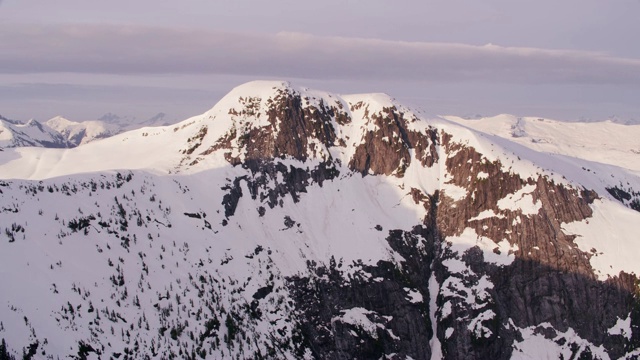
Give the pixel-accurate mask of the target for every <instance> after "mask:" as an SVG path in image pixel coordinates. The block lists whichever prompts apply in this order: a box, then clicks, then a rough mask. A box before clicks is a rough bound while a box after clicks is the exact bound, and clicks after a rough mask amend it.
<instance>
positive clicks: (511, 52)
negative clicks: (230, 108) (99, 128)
mask: <svg viewBox="0 0 640 360" xmlns="http://www.w3.org/2000/svg"><path fill="white" fill-rule="evenodd" d="M0 44H2V45H0V50H1V51H2V57H0V73H3V74H27V73H31V74H35V73H52V72H68V73H94V74H97V73H101V74H125V75H126V74H231V75H250V76H257V77H259V76H270V77H274V76H275V77H287V78H289V77H296V78H309V79H353V80H364V79H381V80H384V79H397V80H419V81H446V82H457V81H462V82H467V81H479V82H494V83H495V82H498V83H519V84H527V83H531V84H539V83H548V84H553V83H564V84H580V83H589V84H632V85H633V84H640V59H633V58H620V57H613V56H608V55H606V54H603V53H597V52H588V51H572V50H548V49H536V48H516V47H501V46H496V45H484V46H475V45H464V44H450V43H424V42H401V41H388V40H375V39H360V38H340V37H320V36H313V35H306V34H299V33H278V34H255V33H253V34H251V33H228V32H213V31H198V30H179V29H178V30H177V29H170V28H161V27H141V26H118V25H47V26H34V25H24V24H13V25H12V24H3V25H0Z"/></svg>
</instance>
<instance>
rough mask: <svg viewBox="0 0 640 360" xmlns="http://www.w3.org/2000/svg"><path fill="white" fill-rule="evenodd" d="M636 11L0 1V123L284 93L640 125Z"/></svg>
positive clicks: (488, 4)
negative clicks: (293, 88)
mask: <svg viewBox="0 0 640 360" xmlns="http://www.w3.org/2000/svg"><path fill="white" fill-rule="evenodd" d="M639 15H640V0H612V1H602V0H562V1H557V0H556V1H550V0H540V1H536V2H525V1H514V0H485V1H482V2H479V1H477V0H450V1H441V0H427V1H408V0H400V1H394V2H391V1H378V0H366V1H365V0H341V1H339V0H325V1H315V2H310V1H292V0H272V1H268V2H267V1H257V0H252V1H249V0H219V1H213V0H207V1H205V0H184V1H181V2H157V1H151V0H136V1H122V0H112V1H109V2H90V1H86V0H56V1H55V2H52V1H46V2H45V1H35V0H3V1H0V54H2V55H1V56H0V114H2V115H4V116H6V117H9V118H13V119H20V120H25V119H28V118H36V119H39V120H46V119H48V118H51V117H53V116H55V115H63V116H65V117H67V118H70V119H72V120H88V119H95V118H98V117H100V116H101V115H102V114H104V113H106V112H112V113H116V114H119V115H121V116H128V117H136V118H148V117H151V116H153V115H155V114H156V113H158V112H165V113H167V115H168V117H169V118H170V119H177V120H180V119H184V118H186V117H188V116H192V115H196V114H199V113H201V112H203V111H205V110H207V109H208V108H211V107H212V106H213V105H214V104H215V102H216V101H217V100H218V99H219V98H220V97H222V96H223V95H224V94H225V93H226V92H228V91H229V90H230V89H231V88H232V87H234V86H236V85H238V84H240V83H243V82H245V81H249V80H253V79H284V80H290V81H292V82H293V83H295V84H299V85H304V86H309V87H315V88H321V89H324V90H329V91H335V92H339V93H350V92H386V93H389V94H391V95H392V96H394V97H396V98H398V99H399V100H401V101H404V102H405V103H408V104H409V105H413V106H418V107H420V108H422V109H424V110H425V111H427V112H430V113H432V114H454V115H475V114H482V115H494V114H498V113H505V112H506V113H513V114H516V115H531V116H544V117H551V118H558V119H564V120H574V119H579V118H589V119H594V120H603V119H606V118H607V117H610V116H618V117H620V118H622V119H631V118H633V119H635V120H640V102H639V101H637V99H638V94H640V91H639V90H640V45H638V41H637V39H636V38H637V35H638V34H640V22H639V21H637V19H638V16H639Z"/></svg>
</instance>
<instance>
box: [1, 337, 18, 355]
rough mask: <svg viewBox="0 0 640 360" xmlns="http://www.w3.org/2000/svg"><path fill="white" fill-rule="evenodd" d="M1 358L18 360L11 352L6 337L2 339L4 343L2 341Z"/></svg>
mask: <svg viewBox="0 0 640 360" xmlns="http://www.w3.org/2000/svg"><path fill="white" fill-rule="evenodd" d="M0 360H16V357H15V356H13V355H11V354H10V353H9V349H7V343H6V342H5V341H4V339H2V343H0Z"/></svg>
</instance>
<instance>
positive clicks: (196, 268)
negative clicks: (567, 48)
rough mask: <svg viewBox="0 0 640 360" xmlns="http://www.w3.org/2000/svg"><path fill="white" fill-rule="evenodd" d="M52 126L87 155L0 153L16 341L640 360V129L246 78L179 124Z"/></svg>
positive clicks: (77, 351) (4, 303)
mask: <svg viewBox="0 0 640 360" xmlns="http://www.w3.org/2000/svg"><path fill="white" fill-rule="evenodd" d="M54 125H56V124H54V123H52V124H51V127H50V128H48V129H49V130H51V129H53V127H54ZM57 125H58V126H62V125H64V124H63V122H62V121H61V120H58V121H57ZM11 126H13V127H12V128H15V129H14V130H15V131H13V133H15V134H17V133H20V132H22V134H23V135H24V134H26V133H27V132H26V130H24V129H22V128H19V126H23V125H17V124H11ZM24 126H26V125H24ZM67 127H68V126H67ZM16 129H17V130H16ZM21 129H22V130H21ZM74 131H75V130H74ZM78 131H81V130H78ZM49 133H51V134H52V135H51V136H52V137H53V138H55V139H57V140H59V141H61V142H64V141H71V140H72V138H73V139H75V140H76V143H74V144H75V145H77V144H81V145H79V146H77V147H74V148H50V147H33V146H32V145H38V144H35V143H29V141H22V142H21V143H12V144H13V145H12V146H13V147H4V148H3V149H2V151H0V178H1V179H2V180H0V289H1V290H0V339H4V344H5V345H4V348H3V349H4V352H6V353H7V354H9V355H13V356H16V357H23V356H24V357H25V358H28V359H67V358H75V359H200V358H202V359H219V358H229V359H267V358H268V359H286V358H288V359H441V358H444V359H510V358H511V359H529V358H536V359H539V358H550V359H618V358H627V359H637V358H639V357H640V288H639V285H640V282H639V278H638V274H640V236H639V235H638V234H639V230H640V228H639V226H640V212H639V211H640V166H639V164H640V126H637V125H620V124H615V123H611V122H601V123H589V124H585V123H580V124H576V123H572V124H569V123H561V122H557V121H553V120H548V119H538V118H516V117H511V116H507V115H503V116H498V117H496V118H492V119H481V120H464V119H461V118H454V117H446V118H445V117H436V116H427V115H425V114H423V113H421V112H419V111H415V110H411V109H408V108H406V107H404V106H402V105H401V104H399V103H397V102H396V101H395V100H393V99H392V98H390V97H389V96H387V95H383V94H366V95H336V94H330V93H326V92H320V91H313V90H309V89H306V88H299V87H296V86H293V85H291V84H289V83H286V82H274V81H260V82H251V83H248V84H244V85H241V86H239V87H237V88H235V89H233V90H232V91H231V92H230V93H229V94H228V95H227V96H226V97H224V98H223V99H222V100H221V101H220V102H219V103H218V104H217V105H215V107H213V108H212V109H211V110H209V111H208V112H206V113H204V114H202V115H199V116H195V117H192V118H190V119H187V120H184V121H182V122H180V123H177V124H175V125H170V126H161V127H144V128H140V129H135V130H131V131H127V132H123V133H119V134H116V135H113V136H109V137H107V138H103V139H99V140H95V141H91V142H86V141H85V142H84V143H82V141H81V140H78V139H80V138H79V137H78V136H75V137H74V136H71V132H69V134H66V135H67V137H65V136H58V135H59V133H56V132H55V131H53V132H49ZM56 134H58V135H56ZM25 136H26V135H25ZM69 136H71V137H69ZM40 144H41V145H45V146H46V145H47V144H46V143H40ZM20 145H30V146H20Z"/></svg>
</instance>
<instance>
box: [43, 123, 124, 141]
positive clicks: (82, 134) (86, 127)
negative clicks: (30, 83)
mask: <svg viewBox="0 0 640 360" xmlns="http://www.w3.org/2000/svg"><path fill="white" fill-rule="evenodd" d="M45 124H46V125H48V126H49V127H51V128H52V129H54V130H56V131H57V132H59V133H60V134H62V136H64V137H65V138H66V139H67V141H69V142H70V143H71V144H73V146H78V145H83V144H86V143H88V142H91V141H94V140H97V139H103V138H107V137H110V136H113V135H116V134H118V133H120V132H121V129H120V128H119V127H118V126H117V125H112V124H107V123H105V122H103V121H96V120H93V121H92V120H90V121H83V122H74V121H70V120H68V119H65V118H63V117H61V116H56V117H54V118H52V119H50V120H48V121H47V122H46V123H45Z"/></svg>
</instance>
